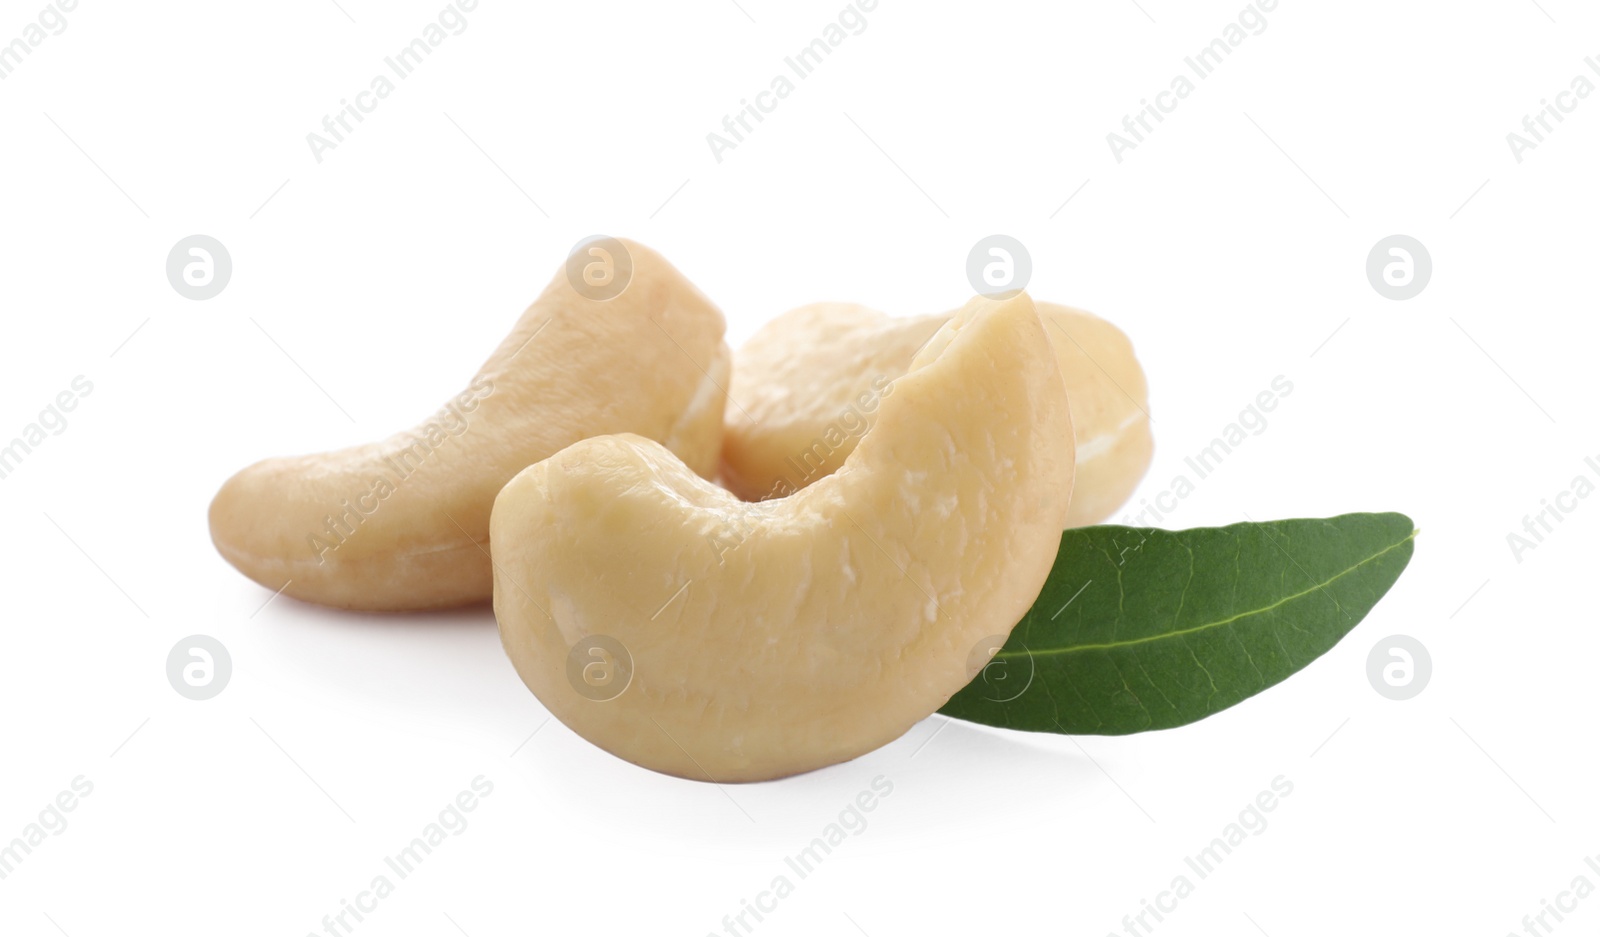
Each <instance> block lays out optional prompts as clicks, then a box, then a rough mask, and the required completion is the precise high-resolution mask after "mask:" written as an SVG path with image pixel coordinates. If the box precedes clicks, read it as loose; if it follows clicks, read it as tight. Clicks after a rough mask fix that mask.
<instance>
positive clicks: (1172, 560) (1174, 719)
mask: <svg viewBox="0 0 1600 937" xmlns="http://www.w3.org/2000/svg"><path fill="white" fill-rule="evenodd" d="M1416 534H1417V532H1416V529H1415V528H1414V527H1413V526H1412V523H1411V519H1410V518H1409V517H1406V516H1405V515H1404V514H1345V515H1343V516H1340V517H1333V518H1328V519H1326V520H1317V519H1312V520H1285V521H1272V522H1269V523H1251V524H1234V525H1232V526H1229V527H1209V528H1196V529H1194V530H1178V531H1171V530H1155V529H1151V528H1141V527H1119V526H1109V525H1108V526H1103V527H1081V528H1077V529H1075V530H1069V531H1067V532H1066V533H1065V534H1063V535H1062V537H1061V550H1060V552H1059V553H1058V554H1057V555H1056V562H1055V566H1054V568H1052V569H1051V571H1050V578H1049V579H1048V580H1046V582H1045V585H1044V589H1043V591H1041V592H1040V594H1039V598H1038V601H1036V602H1035V603H1034V605H1033V608H1032V609H1030V610H1029V611H1028V614H1027V616H1026V617H1024V618H1023V619H1022V621H1021V622H1020V623H1018V625H1017V627H1016V628H1015V629H1014V630H1013V631H1012V632H1011V636H1010V638H1009V639H1007V640H1006V642H1005V645H1004V646H1003V647H1002V648H1001V650H1000V651H999V653H997V654H996V655H995V657H994V659H993V661H991V662H990V663H989V664H988V665H987V666H986V667H984V668H983V670H982V671H981V672H979V673H978V675H977V678H976V679H975V680H973V682H972V683H970V684H968V685H967V687H966V688H965V689H963V690H961V692H959V693H957V694H956V695H955V696H953V697H951V699H950V701H949V702H948V703H946V704H945V706H944V708H943V709H941V710H940V712H941V713H943V714H944V715H946V716H953V717H955V718H957V719H966V720H969V721H972V722H980V723H983V724H985V725H991V726H1000V727H1002V728H1007V729H1023V730H1027V731H1032V732H1063V733H1067V734H1071V735H1079V734H1084V735H1127V734H1129V733H1133V732H1144V731H1148V730H1151V729H1169V728H1172V727H1173V726H1181V725H1186V724H1188V723H1191V722H1195V721H1198V720H1200V719H1204V718H1205V717H1206V716H1209V715H1211V714H1212V713H1215V712H1220V711H1221V710H1224V709H1227V708H1228V707H1229V706H1232V705H1234V704H1235V703H1238V702H1240V701H1242V700H1245V699H1248V698H1249V697H1251V696H1254V695H1255V694H1257V693H1259V692H1261V691H1262V690H1265V689H1266V688H1268V687H1270V686H1272V685H1274V684H1276V683H1278V682H1279V681H1281V680H1283V679H1284V678H1285V677H1288V676H1289V675H1290V674H1292V673H1294V672H1295V671H1297V670H1299V669H1300V668H1302V667H1304V666H1306V665H1307V664H1309V663H1311V662H1312V661H1314V660H1316V659H1317V658H1318V657H1320V656H1322V655H1323V654H1324V653H1326V652H1327V651H1328V650H1329V649H1330V648H1332V647H1333V646H1334V645H1335V644H1337V643H1338V642H1339V639H1340V638H1342V637H1344V636H1345V635H1346V634H1347V633H1349V631H1350V629H1352V628H1354V627H1355V626H1356V624H1357V623H1358V622H1360V621H1361V619H1362V618H1363V617H1365V616H1366V614H1367V612H1369V611H1371V609H1372V606H1374V605H1376V604H1377V602H1378V600H1379V599H1381V598H1383V595H1384V593H1385V592H1388V591H1389V587H1390V586H1392V585H1394V581H1395V580H1396V579H1398V578H1399V577H1400V573H1401V572H1402V571H1403V570H1404V569H1405V568H1406V563H1407V562H1409V561H1410V559H1411V551H1412V540H1413V539H1414V538H1415V537H1416ZM989 649H990V648H983V649H982V650H980V651H978V652H977V653H978V654H979V655H980V656H978V657H977V662H978V663H981V662H982V660H983V658H982V656H981V655H982V654H984V653H987V651H988V650H989Z"/></svg>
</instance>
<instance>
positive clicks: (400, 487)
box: [210, 241, 730, 610]
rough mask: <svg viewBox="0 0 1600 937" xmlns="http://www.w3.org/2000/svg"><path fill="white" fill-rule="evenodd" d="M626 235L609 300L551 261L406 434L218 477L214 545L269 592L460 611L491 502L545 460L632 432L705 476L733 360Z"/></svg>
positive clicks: (484, 590) (716, 320)
mask: <svg viewBox="0 0 1600 937" xmlns="http://www.w3.org/2000/svg"><path fill="white" fill-rule="evenodd" d="M621 243H622V245H623V246H624V248H625V249H626V251H627V253H628V255H629V256H630V257H631V260H632V267H633V271H632V277H631V280H630V281H629V282H628V285H627V288H626V289H625V290H624V291H623V292H622V293H621V295H619V296H616V297H615V298H613V299H610V300H606V301H600V300H594V299H589V298H586V297H585V296H583V295H581V294H580V293H579V292H578V291H577V290H576V289H575V288H574V286H573V284H572V283H571V282H570V281H569V279H568V277H567V274H566V271H565V269H563V270H561V271H558V272H557V273H556V276H555V278H554V279H553V280H551V282H550V285H549V286H547V287H546V288H545V290H544V292H543V293H542V294H541V295H540V296H539V298H538V299H537V300H535V301H534V303H533V305H531V306H529V307H528V309H527V311H526V312H524V313H523V315H522V317H521V319H520V320H518V322H517V324H516V326H515V327H514V328H513V329H512V330H511V334H510V335H507V336H506V338H505V340H504V341H503V342H501V344H500V347H499V348H498V349H497V350H496V351H495V352H494V354H493V355H492V356H490V358H489V360H488V361H487V362H486V363H485V364H484V366H483V367H482V369H481V370H479V372H478V374H477V375H476V377H474V378H473V380H472V381H471V382H470V383H469V384H468V385H467V388H466V390H465V391H463V392H462V393H461V394H460V395H458V396H457V397H455V398H452V399H451V400H450V401H448V402H447V403H446V404H445V407H444V408H443V409H441V410H440V411H439V412H438V413H436V414H434V415H433V416H431V417H430V418H428V419H427V420H426V421H424V422H423V423H422V424H420V425H418V426H417V427H416V428H414V429H411V430H408V431H406V432H402V433H397V434H395V435H393V436H390V437H389V438H387V439H385V440H382V441H381V442H375V443H370V444H367V445H361V446H355V447H352V448H348V449H341V450H338V451H335V452H325V453H320V454H317V455H307V456H299V457H292V458H274V459H268V460H266V461H264V462H259V463H257V464H255V465H252V466H250V467H249V468H246V469H244V470H243V471H241V472H239V473H238V474H237V475H235V476H233V477H232V478H230V479H229V480H228V481H227V483H226V484H224V485H223V486H222V490H221V491H220V492H218V493H217V496H216V498H215V500H213V502H212V504H211V512H210V523H211V537H212V540H213V542H214V543H215V544H216V546H217V549H218V551H220V552H221V553H222V555H223V557H224V558H225V559H227V561H228V562H229V563H232V564H233V565H234V566H235V567H237V568H238V569H239V570H240V571H241V572H243V573H244V574H245V575H246V576H249V577H250V578H251V579H254V580H255V581H256V582H258V583H260V584H261V585H263V586H265V587H266V588H268V589H272V590H274V591H276V590H278V589H280V588H281V589H283V591H284V592H285V593H286V594H288V595H290V596H293V597H295V598H299V599H304V600H306V601H310V602H317V603H321V604H323V605H332V606H338V607H341V608H353V609H367V610H406V609H426V608H438V607H444V606H452V605H460V604H464V603H469V602H476V601H483V600H486V599H488V598H489V597H490V595H491V594H492V591H493V578H492V576H491V575H490V560H489V546H488V540H489V512H490V508H491V507H492V506H493V504H494V499H495V496H496V495H497V494H499V493H500V489H501V487H502V486H503V485H504V484H505V483H506V482H507V481H509V480H510V479H511V477H512V476H513V475H515V474H516V473H518V472H520V471H522V470H523V469H524V468H526V467H528V466H529V465H531V464H533V463H535V462H537V461H539V460H540V459H544V458H546V457H548V456H550V455H553V454H554V453H556V452H559V451H561V450H562V449H563V448H565V447H567V446H569V445H571V444H572V443H574V442H577V441H578V440H580V439H583V438H585V437H587V436H593V435H598V434H604V433H624V432H631V433H638V434H640V435H642V436H646V437H648V438H651V439H655V440H659V441H660V442H662V443H664V444H665V445H666V446H667V447H669V448H670V449H671V450H672V451H673V452H674V453H676V454H677V456H678V457H679V458H682V459H683V460H684V461H685V462H687V463H688V465H689V467H690V468H692V469H693V470H694V471H696V472H700V473H702V474H704V475H706V476H707V477H711V476H713V475H714V473H715V468H716V460H717V450H718V447H719V446H720V443H721V427H722V416H723V414H722V411H723V405H724V391H723V388H725V387H727V384H728V371H729V368H730V355H729V352H728V348H727V346H726V345H725V344H724V343H723V340H722V335H723V325H724V324H723V318H722V314H721V313H720V312H719V311H718V310H717V308H716V307H715V306H713V305H712V304H711V302H710V300H708V299H706V297H705V296H704V295H702V294H701V293H700V291H699V290H697V289H695V287H694V286H693V285H692V284H691V283H689V281H688V280H686V279H685V278H684V277H683V275H682V274H680V273H679V272H678V271H677V270H676V269H674V268H673V267H672V265H671V264H669V263H667V261H666V260H665V259H663V258H662V257H661V256H660V255H659V254H657V253H655V252H654V251H652V250H650V249H649V248H646V247H644V246H642V245H639V244H635V243H632V242H628V241H623V242H621ZM286 584H287V585H286Z"/></svg>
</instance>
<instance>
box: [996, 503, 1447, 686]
mask: <svg viewBox="0 0 1600 937" xmlns="http://www.w3.org/2000/svg"><path fill="white" fill-rule="evenodd" d="M1416 538H1417V531H1415V530H1412V531H1411V533H1410V534H1408V535H1407V536H1406V538H1405V539H1404V540H1399V541H1396V542H1395V543H1391V544H1390V545H1388V546H1386V547H1384V548H1383V549H1382V550H1379V551H1378V552H1376V553H1374V554H1372V555H1371V556H1366V557H1363V558H1362V559H1361V561H1360V562H1358V563H1356V564H1354V565H1353V566H1349V567H1347V568H1345V569H1342V570H1340V571H1339V572H1337V573H1335V574H1334V575H1332V576H1330V577H1329V578H1328V579H1326V580H1324V581H1322V582H1319V583H1316V584H1315V585H1313V586H1312V587H1311V588H1309V589H1306V590H1305V591H1303V592H1296V593H1294V594H1293V595H1286V596H1284V597H1283V598H1281V599H1279V600H1278V601H1276V602H1273V603H1272V604H1271V605H1263V606H1262V607H1260V608H1253V609H1247V610H1245V611H1242V612H1239V613H1238V614H1237V615H1231V616H1229V617H1227V618H1221V619H1218V620H1217V621H1208V622H1203V623H1201V624H1198V625H1195V626H1194V627H1192V628H1183V629H1180V630H1178V631H1167V632H1163V633H1161V634H1153V635H1147V636H1146V637H1142V638H1130V639H1129V640H1126V641H1111V642H1108V643H1104V644H1075V645H1072V646H1070V647H1054V648H1046V649H1044V650H1041V651H1034V650H1029V649H1026V648H1024V649H1023V650H1021V651H1001V652H1000V653H998V654H996V655H995V659H996V660H999V659H1001V658H1005V659H1014V658H1018V657H1043V656H1051V655H1056V654H1075V653H1077V652H1079V651H1110V650H1115V649H1117V648H1121V647H1134V646H1136V645H1140V644H1150V643H1152V642H1155V641H1165V640H1167V639H1169V638H1178V637H1182V636H1184V635H1187V634H1195V633H1196V632H1200V631H1208V630H1210V629H1212V628H1221V627H1223V626H1225V625H1231V624H1233V623H1234V622H1236V621H1238V620H1240V619H1241V618H1249V617H1251V616H1254V615H1265V614H1266V613H1267V612H1270V611H1272V610H1273V609H1275V608H1278V607H1279V606H1281V605H1287V604H1288V603H1290V602H1293V601H1294V600H1296V599H1301V598H1305V597H1306V596H1308V595H1310V594H1311V593H1313V592H1316V591H1318V590H1320V589H1323V588H1326V587H1327V586H1330V585H1332V584H1333V583H1335V582H1338V581H1339V580H1340V579H1343V578H1344V577H1345V576H1348V575H1350V574H1351V573H1353V572H1355V571H1356V570H1358V569H1360V568H1361V567H1363V566H1365V565H1367V564H1368V563H1371V562H1373V561H1375V560H1378V559H1380V558H1381V557H1383V556H1385V555H1387V554H1388V553H1391V552H1393V551H1394V550H1398V549H1399V548H1401V547H1403V546H1405V545H1406V544H1408V543H1410V542H1411V541H1413V540H1415V539H1416Z"/></svg>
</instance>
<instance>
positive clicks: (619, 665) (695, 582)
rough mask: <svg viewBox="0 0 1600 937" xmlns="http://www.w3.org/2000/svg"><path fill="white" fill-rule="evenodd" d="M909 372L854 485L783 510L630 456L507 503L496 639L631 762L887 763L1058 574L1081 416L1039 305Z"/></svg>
mask: <svg viewBox="0 0 1600 937" xmlns="http://www.w3.org/2000/svg"><path fill="white" fill-rule="evenodd" d="M900 372H901V373H899V374H897V377H898V380H896V381H895V383H894V385H893V386H892V388H888V389H886V392H885V394H884V396H883V399H882V403H881V407H880V408H879V410H878V416H877V421H876V425H875V426H874V427H873V428H872V430H871V431H870V432H869V433H867V434H866V435H865V437H864V438H863V439H862V440H861V443H860V445H859V446H857V447H855V450H854V451H853V452H852V453H851V455H850V457H849V458H848V459H847V460H845V463H844V465H843V466H842V467H841V468H840V469H839V470H838V471H837V472H835V473H833V474H832V475H830V476H828V477H827V478H824V479H821V480H820V481H818V482H816V484H813V485H811V486H810V487H808V488H805V489H804V490H802V491H800V492H798V493H796V494H794V495H792V496H790V497H787V498H782V499H778V500H771V501H765V502H760V503H749V502H744V501H740V500H738V499H737V498H735V497H734V496H733V495H731V494H729V493H728V492H727V491H725V490H723V489H721V488H719V487H717V486H715V485H712V484H710V483H708V482H706V481H704V480H703V479H701V478H699V477H697V476H696V475H695V474H694V473H692V472H690V471H689V470H688V469H686V468H685V467H684V466H683V465H682V463H680V462H679V461H678V460H677V459H676V458H674V457H673V456H672V455H671V454H670V453H668V452H667V451H666V450H665V449H663V448H661V447H660V446H658V445H656V444H654V443H652V442H649V441H647V440H644V439H641V438H639V437H636V436H603V437H597V438H593V439H588V440H585V441H583V442H580V443H577V444H575V445H573V446H571V447H570V448H568V449H565V450H563V451H562V452H560V453H558V454H557V455H555V456H554V457H552V458H550V459H547V460H546V461H544V462H540V463H539V464H537V465H535V466H533V467H531V468H529V469H528V470H527V471H525V472H523V473H521V474H520V475H518V476H517V477H516V478H515V479H513V480H512V481H511V483H510V484H509V485H507V486H506V488H505V490H504V491H502V492H501V493H500V497H499V499H498V500H497V501H496V503H495V509H494V516H493V519H492V522H491V528H490V535H491V541H492V544H493V550H494V554H495V558H496V570H495V615H496V617H497V618H498V619H499V622H500V633H501V638H502V640H503V642H504V644H505V647H506V651H507V653H508V654H509V656H510V658H511V660H512V662H513V664H514V665H515V666H516V669H517V672H518V673H519V674H520V675H521V677H522V679H523V681H524V682H525V683H526V684H527V685H528V687H529V688H530V689H532V690H533V692H534V693H535V694H536V695H537V696H538V698H539V700H540V701H541V702H542V703H544V705H545V706H546V707H547V708H548V709H549V710H550V711H551V712H552V713H553V714H554V715H555V716H556V717H557V718H559V719H560V720H561V721H562V722H564V723H565V724H566V725H568V726H569V727H571V728H572V729H573V730H574V731H576V732H577V733H578V734H580V735H582V736H583V737H584V738H587V739H588V740H590V741H591V742H594V743H595V744H596V745H599V746H600V747H602V748H604V749H606V750H607V751H610V752H612V753H614V754H616V755H618V756H619V757H622V758H625V759H627V760H629V761H632V762H634V763H636V764H639V765H643V766H645V767H647V768H652V769H654V770H657V771H662V772H665V773H668V774H673V775H679V776H682V777H686V778H696V779H704V780H713V781H717V782H729V781H756V780H763V779H769V778H778V777H783V776H786V775H791V774H795V773H798V772H803V771H808V770H811V769H815V768H820V767H823V766H825V765H830V764H835V763H837V762H841V761H845V760H847V759H850V758H854V757H856V756H858V755H861V754H863V753H865V752H869V751H872V750H873V749H875V748H877V747H879V746H881V745H883V744H885V743H887V742H890V741H892V740H893V739H895V738H897V737H898V736H900V735H901V734H903V733H904V732H905V731H906V730H907V729H908V728H910V727H911V726H912V725H914V724H915V723H916V722H917V721H919V720H921V719H923V718H925V717H927V716H928V715H929V714H931V713H933V712H934V711H935V710H937V709H938V708H939V707H940V706H941V705H943V703H944V702H945V701H946V700H947V699H948V698H949V697H950V696H951V695H952V694H953V693H955V692H956V691H957V690H959V689H961V687H963V686H964V685H966V683H967V682H968V680H969V679H970V677H971V676H972V672H971V671H970V670H969V663H970V659H971V657H972V653H973V648H974V647H975V646H978V645H980V644H981V645H983V647H984V653H987V652H988V651H989V650H992V644H993V642H992V641H990V640H988V639H992V638H993V636H995V635H1002V636H1003V635H1005V634H1008V633H1009V632H1010V630H1011V629H1012V627H1013V626H1014V625H1015V624H1016V623H1017V622H1018V621H1019V620H1020V619H1021V617H1022V615H1023V614H1024V613H1025V612H1026V611H1027V609H1028V608H1029V607H1030V605H1031V604H1032V603H1033V601H1034V600H1035V599H1036V598H1037V596H1038V594H1039V590H1040V588H1041V586H1042V585H1043V583H1044V580H1045V577H1046V575H1047V574H1048V573H1049V571H1050V568H1051V564H1052V562H1053V561H1054V558H1055V554H1056V549H1057V547H1058V545H1059V542H1060V536H1061V529H1062V524H1063V523H1064V521H1065V520H1066V515H1067V505H1068V501H1069V498H1070V495H1071V490H1072V473H1073V442H1072V440H1073V435H1072V425H1071V416H1070V412H1069V410H1068V408H1067V400H1066V393H1065V390H1064V388H1063V385H1062V382H1061V378H1060V375H1059V373H1058V371H1057V365H1056V358H1055V355H1054V354H1053V353H1052V352H1051V350H1050V346H1049V343H1048V342H1047V341H1046V340H1045V336H1044V326H1043V325H1042V323H1041V322H1040V320H1039V317H1038V316H1037V315H1036V314H1035V312H1034V308H1033V303H1032V301H1031V300H1029V298H1028V297H1027V296H1026V295H1020V296H1018V297H1016V298H1014V299H1011V300H1009V301H1005V302H995V301H992V300H985V299H976V300H974V301H973V302H972V303H971V304H969V305H968V306H967V307H966V308H965V309H963V310H962V311H961V312H960V313H958V314H957V315H956V316H955V317H954V318H953V319H951V320H950V321H949V323H948V324H946V325H945V326H944V327H943V328H942V330H940V331H939V332H938V334H936V335H935V336H933V338H932V340H931V341H929V342H928V343H927V345H926V347H925V348H923V349H922V351H921V352H920V353H919V354H918V355H917V356H916V358H915V359H914V360H913V361H911V362H910V365H909V368H907V367H905V366H904V365H902V367H901V368H900ZM602 636H603V639H602ZM1002 640H1003V638H1002ZM597 641H599V643H604V641H614V642H616V646H618V647H620V648H621V649H622V652H623V654H624V655H625V657H622V658H620V659H619V658H617V656H616V654H615V653H613V652H604V651H603V649H600V650H596V649H594V646H595V645H596V643H597ZM575 649H576V650H575ZM574 655H575V659H573V660H569V656H574ZM591 671H592V674H593V676H594V677H595V678H596V679H595V680H590V679H589V676H590V675H591ZM601 691H603V692H601ZM596 695H599V696H603V697H604V696H610V697H612V698H603V699H597V698H594V697H595V696H596Z"/></svg>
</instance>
